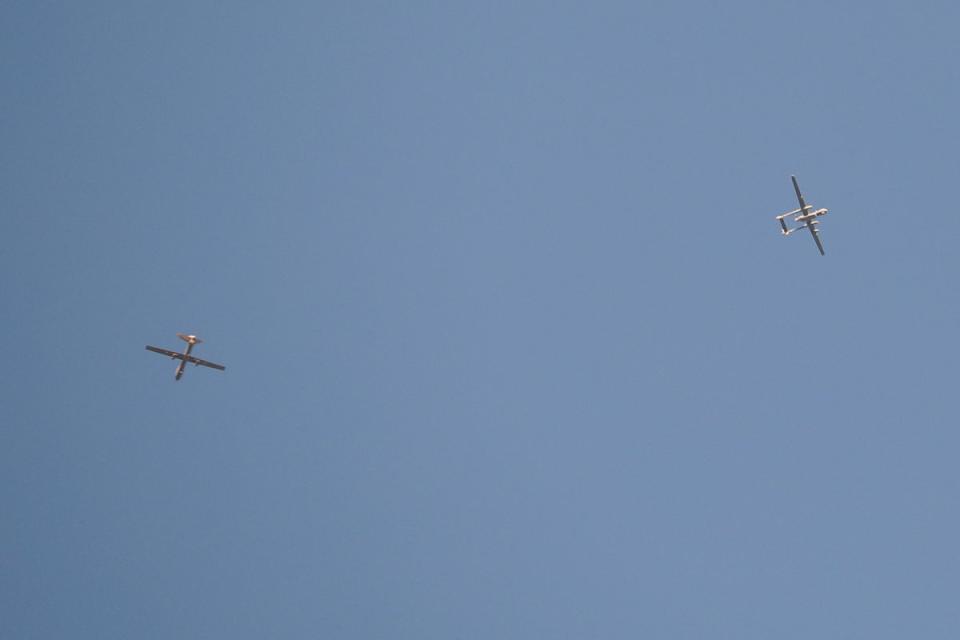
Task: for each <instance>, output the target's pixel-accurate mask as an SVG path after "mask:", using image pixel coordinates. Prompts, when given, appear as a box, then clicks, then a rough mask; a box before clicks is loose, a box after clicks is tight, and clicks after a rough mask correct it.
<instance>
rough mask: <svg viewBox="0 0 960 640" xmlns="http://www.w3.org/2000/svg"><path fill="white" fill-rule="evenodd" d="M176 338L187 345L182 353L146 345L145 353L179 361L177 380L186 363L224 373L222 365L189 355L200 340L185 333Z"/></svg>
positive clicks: (180, 376)
mask: <svg viewBox="0 0 960 640" xmlns="http://www.w3.org/2000/svg"><path fill="white" fill-rule="evenodd" d="M177 337H178V338H180V339H181V340H183V341H184V342H186V343H187V349H186V351H184V352H183V353H177V352H176V351H168V350H167V349H161V348H159V347H151V346H150V345H147V351H153V352H154V353H159V354H161V355H164V356H170V357H171V358H173V359H174V360H179V361H180V364H179V365H177V380H179V379H180V378H182V377H183V370H184V369H185V368H186V366H187V363H188V362H191V363H193V365H194V366H198V365H199V366H204V367H210V368H211V369H219V370H220V371H226V370H227V368H226V367H225V366H223V365H222V364H216V363H215V362H207V361H206V360H201V359H200V358H195V357H193V356H192V355H190V352H191V351H193V345H195V344H200V343H201V342H203V340H201V339H200V338H198V337H197V336H193V335H187V334H185V333H178V334H177Z"/></svg>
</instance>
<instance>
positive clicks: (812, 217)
mask: <svg viewBox="0 0 960 640" xmlns="http://www.w3.org/2000/svg"><path fill="white" fill-rule="evenodd" d="M790 179H791V180H793V190H794V191H796V192H797V200H799V201H800V208H799V209H794V210H793V211H787V212H786V213H784V214H781V215H779V216H777V220H778V221H779V222H780V226H781V227H783V230H782V231H781V232H780V233H782V234H783V235H785V236H788V235H790V234H791V233H793V232H794V231H798V230H800V229H803V226H800V227H794V228H793V229H788V228H787V223H786V222H784V220H783V219H784V218H788V217H790V216H792V215H797V214H799V215H797V217H796V218H794V219H793V221H794V222H801V223H803V225H804V226H805V227H806V228H807V229H810V235H812V236H813V241H814V242H816V243H817V249H820V255H826V254H824V252H823V245H822V244H821V243H820V231H819V230H818V229H817V227H816V225H818V224H820V221H819V220H817V218H819V217H820V216H822V215H825V214H826V213H827V210H826V209H817V210H816V211H813V206H812V205H809V204H807V203H806V202H804V201H803V195H802V194H801V193H800V185H798V184H797V177H796V176H790Z"/></svg>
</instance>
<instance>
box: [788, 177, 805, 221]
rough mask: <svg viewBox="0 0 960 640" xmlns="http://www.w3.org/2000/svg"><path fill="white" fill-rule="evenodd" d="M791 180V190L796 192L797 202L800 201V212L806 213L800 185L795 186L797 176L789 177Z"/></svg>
mask: <svg viewBox="0 0 960 640" xmlns="http://www.w3.org/2000/svg"><path fill="white" fill-rule="evenodd" d="M790 179H791V180H793V190H794V191H796V192H797V200H799V201H800V210H801V211H803V212H804V213H806V209H807V203H806V202H804V201H803V194H801V193H800V185H799V184H797V176H790Z"/></svg>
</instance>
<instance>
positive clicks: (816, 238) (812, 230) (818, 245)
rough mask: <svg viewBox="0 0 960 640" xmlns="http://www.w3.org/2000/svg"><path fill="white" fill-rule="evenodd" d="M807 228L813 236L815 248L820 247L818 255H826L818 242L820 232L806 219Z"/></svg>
mask: <svg viewBox="0 0 960 640" xmlns="http://www.w3.org/2000/svg"><path fill="white" fill-rule="evenodd" d="M807 228H808V229H810V234H811V235H812V236H813V241H814V242H816V243H817V249H820V255H822V256H825V255H827V254H825V253H824V252H823V245H822V244H821V243H820V232H819V231H817V227H815V226H814V225H813V224H812V221H807Z"/></svg>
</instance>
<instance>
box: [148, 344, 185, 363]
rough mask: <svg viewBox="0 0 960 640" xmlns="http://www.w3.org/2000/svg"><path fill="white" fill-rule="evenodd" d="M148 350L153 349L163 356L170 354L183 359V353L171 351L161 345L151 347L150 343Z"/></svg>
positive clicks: (172, 356)
mask: <svg viewBox="0 0 960 640" xmlns="http://www.w3.org/2000/svg"><path fill="white" fill-rule="evenodd" d="M147 351H153V352H154V353H159V354H160V355H162V356H169V357H171V358H176V359H178V360H183V354H182V353H177V352H176V351H169V350H167V349H161V348H159V347H151V346H150V345H147Z"/></svg>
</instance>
